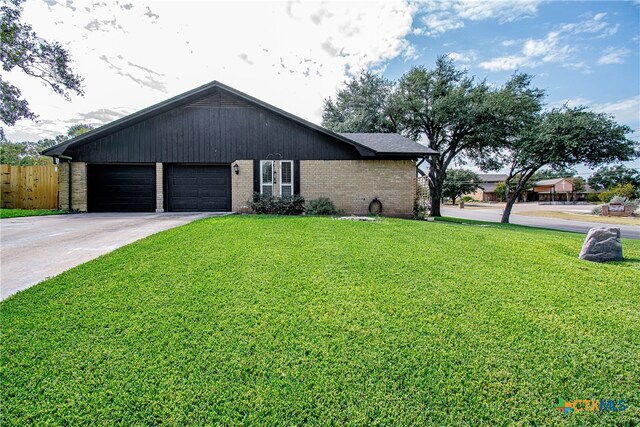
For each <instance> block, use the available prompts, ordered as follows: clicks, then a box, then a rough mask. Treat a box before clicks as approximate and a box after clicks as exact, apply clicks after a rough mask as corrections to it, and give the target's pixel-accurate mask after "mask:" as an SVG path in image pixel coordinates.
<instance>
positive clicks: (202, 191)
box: [166, 165, 231, 212]
mask: <svg viewBox="0 0 640 427" xmlns="http://www.w3.org/2000/svg"><path fill="white" fill-rule="evenodd" d="M166 190H167V209H168V210H169V211H173V212H198V211H199V212H228V211H230V210H231V168H230V166H229V165H166Z"/></svg>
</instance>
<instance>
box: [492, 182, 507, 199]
mask: <svg viewBox="0 0 640 427" xmlns="http://www.w3.org/2000/svg"><path fill="white" fill-rule="evenodd" d="M505 191H506V186H505V185H504V182H499V183H497V184H496V188H495V189H494V190H493V194H494V195H495V196H496V199H498V201H499V202H504V197H505Z"/></svg>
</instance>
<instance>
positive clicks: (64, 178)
mask: <svg viewBox="0 0 640 427" xmlns="http://www.w3.org/2000/svg"><path fill="white" fill-rule="evenodd" d="M71 191H72V193H71V203H72V206H71V208H72V209H73V210H77V211H81V212H86V211H87V164H86V163H84V162H72V163H71ZM58 204H59V206H60V209H69V163H67V162H64V161H62V162H61V163H60V164H59V165H58Z"/></svg>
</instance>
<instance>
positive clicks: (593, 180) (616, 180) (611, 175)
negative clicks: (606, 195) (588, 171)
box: [588, 165, 640, 191]
mask: <svg viewBox="0 0 640 427" xmlns="http://www.w3.org/2000/svg"><path fill="white" fill-rule="evenodd" d="M588 183H589V186H590V187H591V188H593V189H594V190H598V191H599V190H607V189H610V188H613V187H615V186H617V185H618V184H622V185H624V184H631V185H633V186H634V187H635V188H637V189H640V171H639V170H637V169H631V168H628V167H626V166H625V165H614V166H603V167H601V168H600V169H598V170H597V171H595V172H594V173H593V175H591V176H590V177H589V179H588Z"/></svg>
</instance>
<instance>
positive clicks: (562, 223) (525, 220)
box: [441, 203, 640, 239]
mask: <svg viewBox="0 0 640 427" xmlns="http://www.w3.org/2000/svg"><path fill="white" fill-rule="evenodd" d="M516 206H518V205H516ZM518 209H519V210H520V211H521V212H524V211H532V210H538V211H541V210H561V209H562V210H573V211H577V210H583V211H584V210H585V207H584V206H580V205H577V207H576V206H571V205H565V206H562V205H561V206H557V205H556V206H553V205H537V204H536V205H535V206H533V205H531V204H529V203H527V204H526V205H524V207H523V206H520V207H518V208H517V209H515V212H513V213H512V214H511V217H510V219H509V221H510V222H511V224H518V225H528V226H531V227H540V228H549V229H552V230H562V231H573V232H576V233H583V234H587V232H588V231H589V230H590V229H591V228H594V227H616V228H619V229H620V234H621V236H622V237H626V238H629V239H640V227H638V226H635V225H620V224H608V223H602V222H588V221H573V220H565V219H557V218H544V217H530V216H524V215H518V213H517V210H518ZM586 209H589V207H587V208H586ZM441 212H442V216H449V217H454V218H464V219H473V220H476V221H488V222H500V217H501V216H502V209H501V208H500V207H482V208H478V207H469V208H465V209H460V208H459V207H458V206H446V205H442V207H441Z"/></svg>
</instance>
